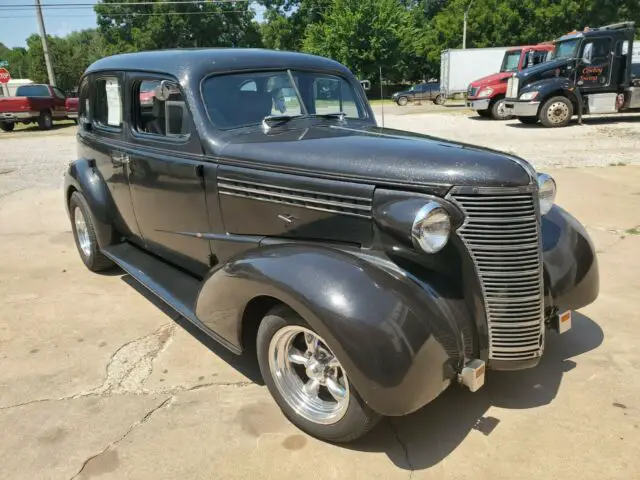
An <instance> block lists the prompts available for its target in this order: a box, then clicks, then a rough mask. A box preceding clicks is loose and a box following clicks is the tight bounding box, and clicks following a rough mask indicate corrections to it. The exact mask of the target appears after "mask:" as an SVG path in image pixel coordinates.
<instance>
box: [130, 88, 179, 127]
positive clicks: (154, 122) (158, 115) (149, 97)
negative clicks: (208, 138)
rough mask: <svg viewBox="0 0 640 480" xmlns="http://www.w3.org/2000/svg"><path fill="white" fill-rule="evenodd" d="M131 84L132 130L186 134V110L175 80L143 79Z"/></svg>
mask: <svg viewBox="0 0 640 480" xmlns="http://www.w3.org/2000/svg"><path fill="white" fill-rule="evenodd" d="M133 88H134V91H133V99H134V101H133V102H132V107H133V112H132V114H133V115H132V119H133V127H134V130H136V131H138V132H139V133H146V134H151V135H158V136H163V137H185V136H188V135H189V133H190V127H189V125H190V122H189V111H188V110H187V105H186V103H185V100H184V96H183V95H182V91H181V90H180V87H179V86H178V84H176V83H174V82H167V81H164V82H163V81H161V80H142V81H140V82H137V83H136V84H135V85H134V87H133Z"/></svg>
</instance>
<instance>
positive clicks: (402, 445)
mask: <svg viewBox="0 0 640 480" xmlns="http://www.w3.org/2000/svg"><path fill="white" fill-rule="evenodd" d="M387 420H388V421H389V427H391V431H392V432H393V434H394V436H395V437H396V441H397V442H398V445H400V448H401V449H402V451H403V452H404V460H405V462H406V463H407V467H409V480H411V479H412V478H413V473H414V472H415V470H414V468H413V465H412V464H411V458H410V457H409V448H408V447H407V445H406V444H405V443H404V442H403V441H402V438H401V437H400V432H399V431H398V430H396V427H395V426H394V425H393V422H392V421H391V418H390V417H387Z"/></svg>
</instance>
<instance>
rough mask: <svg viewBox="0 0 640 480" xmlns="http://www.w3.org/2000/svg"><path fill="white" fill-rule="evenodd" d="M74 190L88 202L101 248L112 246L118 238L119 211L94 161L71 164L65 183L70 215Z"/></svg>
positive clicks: (66, 201)
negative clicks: (116, 221)
mask: <svg viewBox="0 0 640 480" xmlns="http://www.w3.org/2000/svg"><path fill="white" fill-rule="evenodd" d="M73 190H77V191H79V192H80V193H82V195H84V198H85V199H86V200H87V203H88V205H89V208H90V210H91V215H92V220H93V226H94V228H95V231H96V239H97V241H98V245H99V246H100V248H104V247H107V246H109V245H112V244H113V243H114V239H115V236H116V233H115V230H114V228H113V214H114V212H117V209H116V208H115V204H114V202H113V198H112V197H111V194H110V192H109V188H108V187H107V185H106V183H105V181H104V179H103V178H102V176H101V175H100V173H99V171H98V169H97V168H95V164H94V163H93V162H92V161H90V160H86V159H79V160H76V161H74V162H72V163H71V164H69V167H68V169H67V171H66V173H65V181H64V194H65V206H66V208H67V213H69V199H70V198H71V194H72V191H73Z"/></svg>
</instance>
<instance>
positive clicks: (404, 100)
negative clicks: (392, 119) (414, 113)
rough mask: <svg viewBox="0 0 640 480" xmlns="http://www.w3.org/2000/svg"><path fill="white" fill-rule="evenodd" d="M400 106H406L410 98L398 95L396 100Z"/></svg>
mask: <svg viewBox="0 0 640 480" xmlns="http://www.w3.org/2000/svg"><path fill="white" fill-rule="evenodd" d="M396 103H397V104H398V105H399V106H401V107H404V106H405V105H406V104H407V103H409V99H408V98H407V97H398V100H397V102H396Z"/></svg>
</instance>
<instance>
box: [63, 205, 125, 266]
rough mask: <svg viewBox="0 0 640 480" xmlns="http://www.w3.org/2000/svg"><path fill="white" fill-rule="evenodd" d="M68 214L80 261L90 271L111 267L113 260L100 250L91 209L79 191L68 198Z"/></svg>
mask: <svg viewBox="0 0 640 480" xmlns="http://www.w3.org/2000/svg"><path fill="white" fill-rule="evenodd" d="M69 216H70V219H71V229H72V230H73V239H74V240H75V242H76V247H77V248H78V253H79V254H80V258H81V259H82V262H83V263H84V264H85V265H86V267H87V268H88V269H89V270H91V271H92V272H99V271H101V270H106V269H108V268H111V267H113V265H114V264H113V262H112V261H111V260H109V259H108V258H107V257H105V256H104V255H103V254H102V252H100V247H99V246H98V241H97V240H96V231H95V229H94V227H93V221H92V217H91V210H89V205H88V204H87V201H86V200H85V198H84V195H82V194H81V193H80V192H73V194H72V195H71V199H70V200H69Z"/></svg>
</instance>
